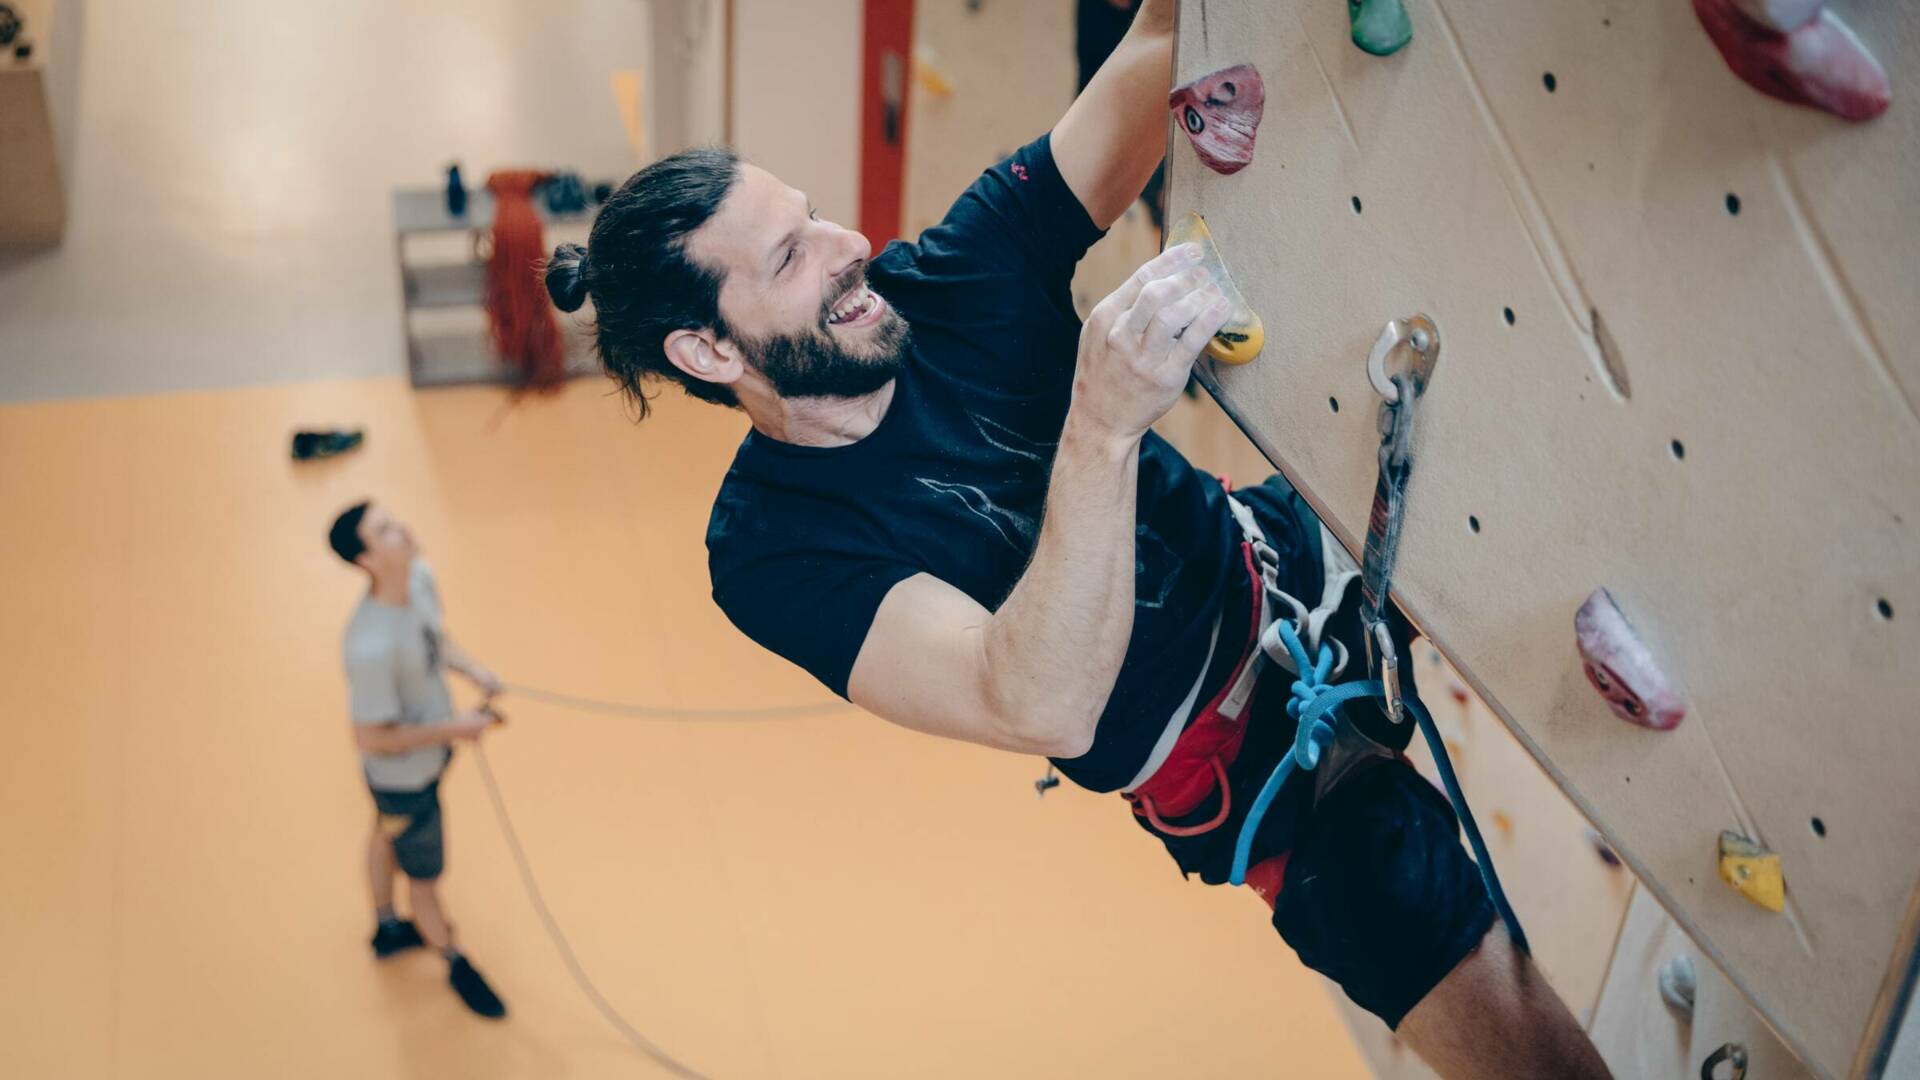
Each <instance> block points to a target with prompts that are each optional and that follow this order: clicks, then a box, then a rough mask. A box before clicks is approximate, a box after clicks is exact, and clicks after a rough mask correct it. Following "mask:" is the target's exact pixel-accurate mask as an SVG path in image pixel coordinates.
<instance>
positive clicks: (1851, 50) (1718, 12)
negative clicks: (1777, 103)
mask: <svg viewBox="0 0 1920 1080" xmlns="http://www.w3.org/2000/svg"><path fill="white" fill-rule="evenodd" d="M1809 8H1812V9H1813V10H1812V13H1811V14H1810V15H1809V14H1808V9H1809ZM1693 13H1694V14H1695V15H1697V16H1699V18H1700V25H1701V26H1704V27H1705V28H1706V31H1707V36H1708V37H1709V38H1711V39H1713V44H1714V47H1715V48H1717V49H1719V50H1720V55H1721V57H1723V58H1724V59H1725V60H1726V62H1727V66H1728V67H1730V68H1732V69H1733V73H1734V74H1735V75H1738V76H1740V78H1742V79H1744V80H1746V82H1747V83H1748V84H1749V85H1751V86H1752V87H1753V88H1754V89H1756V90H1759V91H1760V92H1761V93H1763V94H1767V95H1769V96H1772V97H1776V98H1779V99H1780V100H1781V101H1786V102H1791V103H1793V104H1795V105H1806V106H1808V107H1810V108H1815V109H1825V110H1826V111H1827V112H1830V113H1832V114H1834V115H1835V116H1838V117H1840V118H1841V119H1843V120H1853V121H1861V120H1871V119H1873V118H1874V117H1876V116H1879V115H1880V114H1881V113H1883V112H1885V111H1886V110H1887V106H1888V105H1889V104H1891V103H1892V101H1893V86H1892V84H1891V83H1889V82H1888V81H1887V72H1886V69H1885V68H1882V67H1881V66H1880V62H1879V61H1878V60H1875V59H1874V58H1873V54H1872V53H1870V52H1868V51H1867V47H1866V46H1865V45H1862V44H1861V43H1860V39H1859V38H1858V37H1856V36H1854V33H1853V31H1852V30H1851V29H1849V28H1848V26H1847V24H1846V23H1844V22H1842V21H1840V16H1838V15H1835V14H1834V13H1833V12H1831V11H1828V10H1825V9H1824V8H1821V7H1820V6H1819V5H1817V4H1810V3H1808V2H1807V0H1693ZM1801 18H1804V20H1805V21H1803V22H1801V23H1800V24H1799V25H1797V26H1793V25H1792V24H1793V21H1794V20H1795V19H1801ZM1788 26H1791V29H1787V28H1786V27H1788Z"/></svg>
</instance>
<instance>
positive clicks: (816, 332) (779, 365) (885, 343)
mask: <svg viewBox="0 0 1920 1080" xmlns="http://www.w3.org/2000/svg"><path fill="white" fill-rule="evenodd" d="M739 343H740V348H741V350H742V351H743V352H745V353H746V356H747V362H748V363H750V364H751V365H753V367H754V369H755V370H757V371H759V372H760V374H762V375H765V376H766V378H767V382H768V383H769V384H770V385H771V386H772V387H773V390H774V393H777V394H779V395H780V396H781V397H783V398H857V397H865V396H866V395H868V394H871V393H873V392H874V391H876V390H878V389H880V388H881V387H883V386H885V385H887V383H889V382H891V381H892V380H893V378H894V376H896V375H898V374H900V370H901V369H902V368H904V367H905V366H906V364H907V354H908V352H909V351H910V350H911V349H912V348H913V332H912V330H911V329H909V328H908V326H907V320H906V319H904V318H902V317H901V315H900V313H899V312H897V311H891V310H889V311H888V312H887V315H886V318H884V319H882V320H881V322H880V325H879V326H878V327H876V328H875V329H874V334H873V340H872V341H871V342H870V343H869V344H868V346H867V348H864V349H862V350H861V351H860V352H859V353H854V352H849V351H848V350H846V349H844V348H842V347H841V345H840V343H839V342H837V341H835V340H834V339H833V336H832V335H831V334H830V333H829V332H828V331H826V330H824V329H822V328H819V327H814V328H812V329H809V330H808V331H806V332H805V333H801V334H793V335H789V336H786V337H773V338H767V339H765V340H762V341H753V340H748V339H745V338H742V339H740V342H739Z"/></svg>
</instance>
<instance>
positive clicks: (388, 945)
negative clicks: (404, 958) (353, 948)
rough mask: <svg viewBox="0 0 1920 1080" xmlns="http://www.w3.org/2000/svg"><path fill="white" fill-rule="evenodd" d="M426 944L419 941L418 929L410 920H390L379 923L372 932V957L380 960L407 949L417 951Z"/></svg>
mask: <svg viewBox="0 0 1920 1080" xmlns="http://www.w3.org/2000/svg"><path fill="white" fill-rule="evenodd" d="M424 944H426V942H424V941H422V940H420V928H419V927H417V926H415V925H413V922H412V920H410V919H391V920H389V921H387V922H383V923H381V924H380V925H379V926H378V927H376V928H375V929H374V931H373V955H375V956H378V957H380V958H381V959H382V960H384V959H386V958H387V957H389V956H392V955H393V954H394V953H397V952H402V951H404V950H407V949H417V948H419V947H420V946H421V945H424Z"/></svg>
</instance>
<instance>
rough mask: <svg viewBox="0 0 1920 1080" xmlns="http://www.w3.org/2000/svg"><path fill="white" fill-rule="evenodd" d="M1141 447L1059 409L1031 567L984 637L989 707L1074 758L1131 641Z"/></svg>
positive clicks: (1085, 741)
mask: <svg viewBox="0 0 1920 1080" xmlns="http://www.w3.org/2000/svg"><path fill="white" fill-rule="evenodd" d="M1139 470H1140V442H1139V440H1138V439H1137V438H1135V439H1124V440H1123V439H1115V438H1113V437H1111V436H1107V435H1103V434H1096V433H1094V432H1093V431H1091V430H1090V428H1089V425H1085V424H1079V423H1076V422H1075V419H1074V416H1073V414H1071V413H1069V415H1068V417H1067V424H1066V428H1065V430H1064V431H1063V432H1062V433H1061V438H1060V448H1059V451H1058V452H1057V453H1056V455H1055V457H1054V461H1053V476H1052V480H1051V482H1050V484H1049V486H1048V489H1047V505H1046V513H1045V516H1044V518H1043V519H1042V522H1041V527H1040V537H1039V541H1038V542H1037V543H1036V544H1035V546H1034V552H1033V561H1032V562H1031V563H1029V564H1028V566H1027V569H1026V572H1025V573H1024V574H1022V575H1021V577H1020V581H1019V583H1018V584H1016V585H1015V586H1014V589H1013V592H1012V593H1011V594H1010V595H1009V596H1008V597H1007V600H1006V602H1005V603H1003V604H1002V605H1001V606H1000V609H999V611H997V612H995V613H994V615H993V617H992V619H990V620H989V621H988V623H987V626H986V630H985V635H984V636H985V650H986V658H985V660H986V669H987V671H988V673H989V676H988V686H989V694H990V695H991V698H992V700H993V701H994V703H995V705H996V712H997V713H998V714H999V715H1000V716H1001V717H1003V718H1005V719H1006V720H1008V721H1009V722H1010V723H1012V724H1014V725H1015V726H1017V727H1018V728H1019V729H1020V730H1022V731H1023V732H1025V733H1028V734H1030V735H1033V736H1035V737H1036V738H1037V739H1038V740H1039V741H1041V742H1043V743H1045V744H1047V745H1048V746H1049V750H1048V752H1049V753H1050V754H1052V755H1053V756H1056V757H1078V756H1079V755H1080V754H1082V753H1085V752H1086V749H1087V747H1088V746H1090V745H1092V742H1093V732H1094V727H1095V725H1096V724H1097V723H1098V721H1099V718H1100V714H1101V712H1102V711H1104V710H1105V708H1106V704H1107V698H1108V697H1109V696H1110V695H1111V694H1112V692H1113V685H1114V681H1115V680H1116V679H1117V678H1118V677H1119V674H1120V666H1121V663H1122V661H1123V660H1124V659H1125V658H1126V653H1127V643H1128V641H1129V640H1130V639H1131V638H1132V636H1133V599H1134V596H1133V589H1134V557H1135V556H1134V519H1135V502H1136V499H1137V497H1138V496H1137V484H1138V482H1139V481H1138V477H1139Z"/></svg>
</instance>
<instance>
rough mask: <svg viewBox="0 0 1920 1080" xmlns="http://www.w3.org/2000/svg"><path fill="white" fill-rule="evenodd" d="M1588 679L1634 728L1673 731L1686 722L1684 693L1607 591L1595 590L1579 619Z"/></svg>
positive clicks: (1578, 636) (1575, 629)
mask: <svg viewBox="0 0 1920 1080" xmlns="http://www.w3.org/2000/svg"><path fill="white" fill-rule="evenodd" d="M1573 632H1574V636H1575V638H1576V639H1577V640H1578V642H1579V645H1580V655H1581V657H1583V658H1584V659H1585V660H1586V670H1587V679H1588V680H1589V681H1590V682H1592V683H1593V688H1594V689H1595V690H1598V691H1600V696H1601V697H1604V698H1606V699H1607V705H1608V706H1610V707H1611V708H1612V709H1613V714H1614V715H1615V716H1618V717H1619V718H1620V719H1622V720H1625V721H1627V722H1628V723H1631V724H1639V725H1640V726H1641V727H1650V728H1652V729H1654V730H1655V731H1671V730H1672V729H1673V728H1675V727H1677V726H1678V725H1679V723H1680V721H1682V720H1684V719H1686V716H1687V705H1686V702H1684V701H1682V700H1681V699H1680V692H1679V691H1678V690H1675V689H1674V688H1673V684H1672V683H1670V682H1668V681H1667V677H1666V675H1665V674H1663V673H1662V672H1661V670H1660V667H1659V665H1657V664H1655V663H1654V662H1653V653H1652V651H1651V650H1649V649H1648V648H1647V645H1646V643H1645V642H1643V641H1641V640H1640V635H1639V634H1636V633H1634V631H1633V626H1632V624H1630V623H1628V622H1627V617H1626V616H1625V615H1622V614H1621V613H1620V607H1619V605H1617V604H1615V603H1614V602H1613V596H1612V595H1611V594H1610V593H1608V592H1607V590H1605V589H1595V590H1593V595H1592V596H1589V597H1587V602H1586V603H1584V604H1582V605H1580V611H1579V613H1578V614H1576V615H1574V617H1573Z"/></svg>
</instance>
